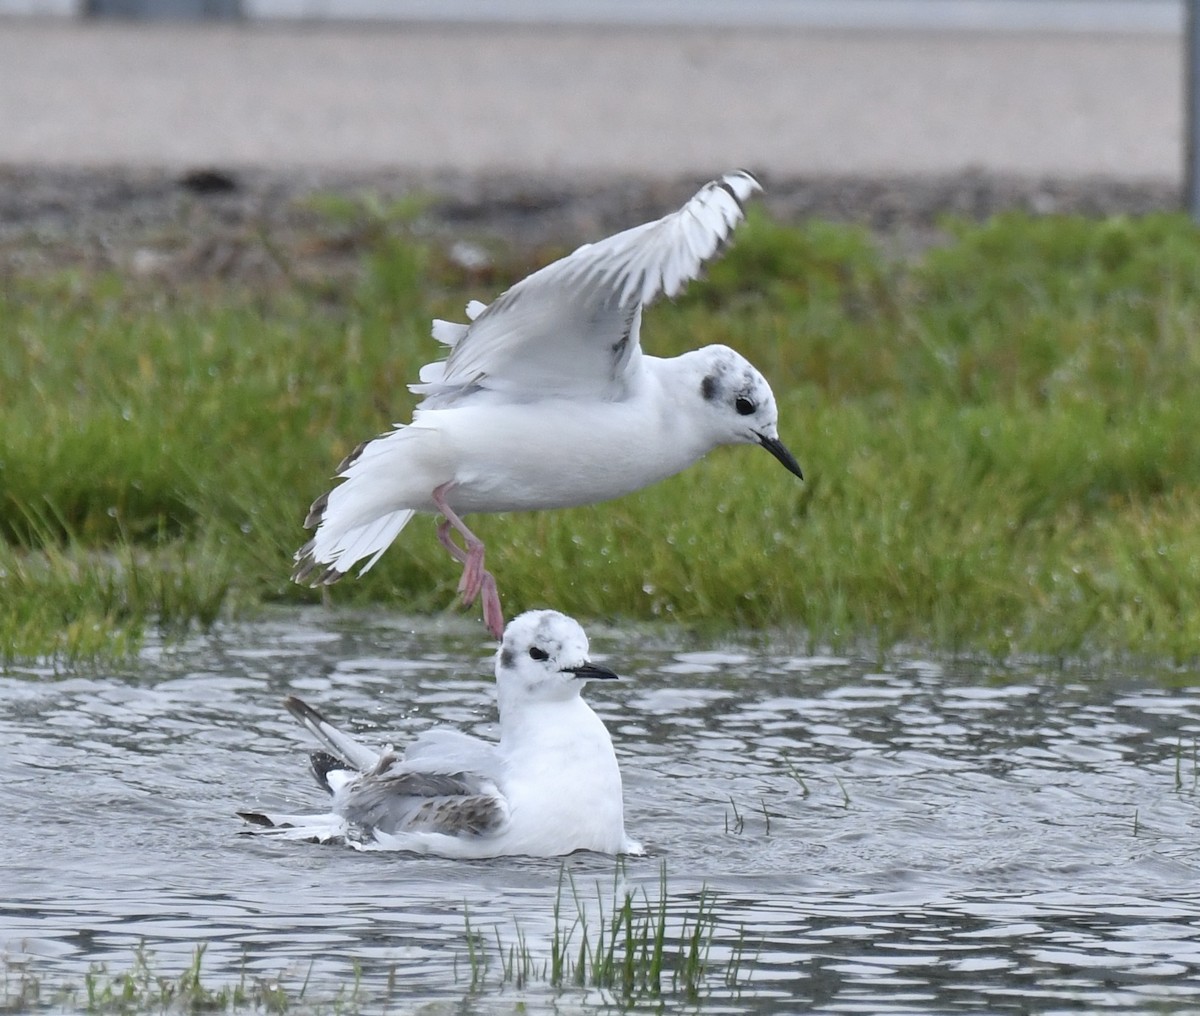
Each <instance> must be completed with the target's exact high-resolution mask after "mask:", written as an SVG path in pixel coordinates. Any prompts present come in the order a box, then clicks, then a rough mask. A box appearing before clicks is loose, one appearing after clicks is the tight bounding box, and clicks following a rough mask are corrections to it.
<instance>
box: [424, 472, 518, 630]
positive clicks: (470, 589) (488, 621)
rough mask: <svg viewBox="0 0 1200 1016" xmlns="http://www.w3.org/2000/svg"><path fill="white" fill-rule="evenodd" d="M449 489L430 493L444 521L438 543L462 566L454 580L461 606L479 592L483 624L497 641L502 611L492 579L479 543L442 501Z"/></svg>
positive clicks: (439, 488) (445, 485)
mask: <svg viewBox="0 0 1200 1016" xmlns="http://www.w3.org/2000/svg"><path fill="white" fill-rule="evenodd" d="M453 486H454V484H453V483H443V484H442V485H441V486H439V487H436V488H434V491H433V503H434V504H435V505H436V506H437V510H438V511H439V512H441V513H442V516H443V517H444V519H445V521H444V522H442V523H441V524H440V525H439V526H438V531H437V534H438V541H439V542H440V543H441V545H442V546H443V547H445V548H446V550H447V551H449V553H450V556H451V557H453V558H454V560H455V561H457V562H458V563H459V564H461V565H462V566H463V573H462V578H461V579H459V581H458V591H459V593H460V594H461V595H462V599H463V603H464V604H466V605H467V606H468V607H469V606H470V605H471V604H472V603H474V602H475V599H476V598H477V597H478V596H479V594H480V593H482V594H483V623H484V624H485V625H487V627H488V630H489V631H491V633H492V634H493V635H494V636H495V637H496V638H497V639H500V638H503V636H504V611H503V610H501V608H500V594H499V592H498V591H497V589H496V580H495V578H493V577H492V574H491V572H489V571H488V570H487V569H486V568H484V566H483V555H484V547H483V541H482V540H481V539H479V537H478V536H476V535H475V534H474V533H473V532H471V530H470V529H468V528H467V524H466V523H465V522H463V520H462V519H461V518H460V517H459V516H458V514H457V513H456V512H455V511H454V509H453V508H451V507H450V505H449V504H448V503H447V502H446V495H447V494H448V493H449V492H450V489H451V487H453ZM452 528H453V529H454V530H455V531H456V532H458V533H459V534H460V535H461V536H462V538H463V543H464V544H465V545H466V549H465V550H464V549H463V548H462V547H460V546H459V545H458V544H457V543H455V542H454V538H453V537H452V536H451V535H450V530H451V529H452Z"/></svg>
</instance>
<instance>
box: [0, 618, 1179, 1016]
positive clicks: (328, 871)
mask: <svg viewBox="0 0 1200 1016" xmlns="http://www.w3.org/2000/svg"><path fill="white" fill-rule="evenodd" d="M591 634H592V636H593V649H594V650H596V651H597V653H598V655H600V656H603V657H604V658H606V660H607V662H608V664H609V665H610V666H612V667H614V669H616V670H618V671H619V672H620V673H622V675H624V676H626V677H627V678H628V680H627V681H625V682H623V683H622V684H620V685H617V686H603V687H601V686H596V685H591V686H589V688H588V691H587V695H588V698H589V700H590V701H591V702H592V703H593V704H594V705H595V706H596V708H597V710H598V711H599V712H600V714H601V715H602V716H603V717H604V719H605V721H606V722H607V723H608V724H609V729H610V730H611V731H612V733H613V737H614V740H615V742H616V745H617V751H618V754H619V755H620V756H621V759H622V765H623V769H624V773H625V781H626V807H627V813H628V814H627V823H626V824H627V827H628V829H629V831H630V834H631V835H632V836H635V837H637V838H638V839H641V840H642V841H643V842H644V843H645V844H646V845H647V847H648V848H649V850H650V852H651V856H650V857H648V858H645V859H631V860H630V861H629V862H628V865H627V872H626V875H627V879H628V881H629V882H630V883H632V884H633V886H635V887H644V888H645V889H646V891H647V893H648V894H649V895H650V896H651V898H654V897H656V895H657V892H658V878H659V866H660V864H661V863H663V862H665V864H666V868H667V872H668V882H669V893H670V903H671V908H672V912H674V913H678V914H679V915H681V916H682V915H683V914H685V913H686V912H687V911H688V908H689V907H691V908H692V909H693V912H694V908H695V905H696V901H697V899H698V896H699V893H700V890H701V888H702V887H703V886H708V887H709V888H710V889H712V890H714V891H715V893H716V908H715V909H716V917H717V921H718V928H717V933H716V936H717V937H716V942H715V945H714V949H713V958H714V960H716V961H719V960H720V959H721V958H722V957H727V956H728V955H730V952H731V950H733V949H734V948H735V947H736V943H737V941H738V939H739V935H742V934H744V940H745V942H746V944H747V953H748V954H749V955H750V956H755V957H756V958H755V960H754V962H753V964H752V966H751V969H750V970H749V971H744V972H743V975H742V984H741V986H740V988H739V989H736V990H735V989H731V988H727V987H726V986H725V985H724V983H723V982H722V981H720V980H719V979H718V980H716V981H714V986H713V992H714V993H715V995H716V998H715V999H714V1000H713V1002H712V1003H710V1005H711V1006H712V1007H713V1008H717V1007H719V1008H729V1009H730V1010H731V1011H735V1010H740V1009H745V1008H752V1009H754V1010H755V1011H770V1010H777V1011H789V1010H791V1011H794V1009H795V1008H796V1005H797V1003H804V1004H806V1005H809V1006H811V1007H814V1008H819V1009H821V1010H825V1011H831V1012H833V1011H875V1012H881V1011H882V1012H929V1011H933V1010H957V1011H963V1012H965V1011H969V1010H975V1011H978V1010H980V1009H987V1010H991V1011H1003V1010H1010V1011H1025V1012H1027V1011H1035V1010H1049V1009H1055V1008H1062V1007H1063V1006H1064V1005H1066V1004H1073V1005H1078V1006H1081V1007H1083V1008H1087V1009H1101V1008H1104V1009H1114V1010H1119V1011H1126V1012H1158V1011H1160V1010H1161V1008H1162V1007H1163V1005H1164V1004H1165V1005H1166V1006H1167V1007H1168V1008H1171V1009H1172V1010H1178V1009H1181V1008H1191V1007H1195V1006H1200V882H1198V881H1197V875H1198V874H1200V837H1198V836H1197V830H1198V827H1200V821H1198V819H1200V812H1198V806H1200V794H1198V793H1197V775H1198V774H1197V765H1196V748H1195V744H1196V739H1197V737H1198V736H1200V693H1198V692H1197V690H1195V689H1193V688H1184V689H1176V688H1170V687H1166V686H1164V685H1161V684H1158V683H1156V682H1154V681H1152V680H1149V679H1146V678H1141V679H1139V678H1138V677H1136V676H1119V677H1112V676H1100V675H1096V674H1093V673H1089V672H1086V671H1083V670H1075V671H1067V672H1055V673H1047V672H1044V671H1039V670H1037V669H1030V670H1028V671H1026V672H1022V673H1007V674H1004V675H997V674H995V673H992V672H989V671H988V670H986V669H984V668H981V667H973V666H971V665H965V664H955V665H954V666H944V665H941V664H939V663H937V662H933V661H929V660H919V659H913V660H909V661H902V662H899V663H896V664H894V665H890V666H887V667H882V668H881V667H878V666H876V665H874V664H871V663H867V662H865V661H861V660H857V659H849V658H847V659H842V658H832V657H814V656H805V655H803V654H800V653H798V652H796V651H794V647H770V646H768V647H766V648H763V647H762V646H761V645H759V644H758V643H755V644H754V645H753V647H750V646H746V647H741V648H732V649H730V648H727V649H726V650H725V651H722V652H692V651H687V652H685V651H681V650H680V649H679V648H678V647H676V648H675V649H672V648H671V647H669V646H667V645H665V644H664V643H663V641H662V639H663V636H662V634H661V633H659V634H658V635H657V636H656V637H655V638H654V639H649V638H646V639H639V638H636V637H635V638H630V637H626V636H620V637H619V636H618V635H617V634H616V633H613V632H608V633H606V632H603V631H596V630H593V631H592V632H591ZM486 652H487V649H486V643H484V642H483V641H482V640H481V639H479V638H477V637H476V634H475V629H474V628H472V627H471V626H469V625H467V624H466V623H464V624H462V625H449V626H447V625H438V624H434V623H429V622H421V624H420V627H418V628H417V629H416V630H413V629H412V628H411V627H408V626H406V625H404V624H401V623H399V622H391V623H388V622H383V621H380V620H379V619H377V618H374V617H363V616H361V615H360V616H357V617H354V616H349V617H348V616H344V615H342V616H331V615H328V614H324V613H321V612H317V611H313V612H306V613H303V614H300V613H296V614H292V615H289V616H288V618H287V619H286V620H280V621H274V622H270V623H263V624H258V625H254V626H245V627H237V628H230V629H227V630H224V631H222V632H219V633H217V634H215V635H212V636H209V637H205V638H201V639H196V640H194V641H192V642H190V643H188V644H186V645H184V646H181V647H177V648H174V649H170V650H167V649H162V648H157V649H151V650H148V651H147V652H146V653H145V654H143V658H142V659H141V660H139V661H138V662H137V664H136V665H133V666H130V667H129V668H127V669H126V670H125V671H123V672H119V673H118V672H111V673H95V674H91V675H88V676H83V675H77V676H70V677H66V678H63V679H45V680H30V679H28V678H27V677H22V676H19V675H14V676H10V677H5V678H0V743H2V744H3V745H4V751H3V757H4V759H5V762H6V765H5V782H4V784H3V789H2V790H0V813H2V814H3V816H4V821H5V830H4V836H3V840H2V841H0V842H2V846H0V882H2V885H3V892H2V893H0V949H3V953H4V956H5V958H6V960H7V962H8V964H9V967H10V970H11V969H28V970H31V971H33V972H36V973H37V974H38V975H39V976H41V977H54V976H58V977H60V978H61V979H64V980H67V981H70V980H71V979H74V980H75V981H76V982H78V981H81V980H82V977H83V974H84V973H86V972H87V970H88V969H89V965H90V964H93V963H97V962H104V963H107V964H108V965H109V968H110V970H114V971H119V970H123V969H127V968H128V967H129V965H130V962H131V956H132V953H133V950H134V948H135V947H136V946H137V945H138V944H139V943H142V942H144V943H146V945H147V946H148V948H149V950H150V951H151V953H152V954H153V955H154V957H155V958H156V961H157V963H158V965H159V966H161V967H162V968H163V969H164V970H166V971H179V970H182V969H183V967H185V966H186V965H187V963H188V961H189V960H190V957H191V955H192V951H193V949H194V948H195V946H196V945H197V944H198V943H201V942H205V943H208V951H207V954H206V956H205V970H206V971H207V975H208V977H209V978H210V979H213V980H215V981H217V982H220V981H221V980H222V979H223V978H224V979H226V980H229V981H234V980H236V979H237V978H238V977H239V976H240V974H241V972H242V970H243V968H244V969H245V970H246V971H248V972H249V973H250V974H251V975H252V976H263V977H271V978H274V977H278V976H282V977H283V978H285V980H286V979H288V978H295V979H297V980H301V981H302V980H303V979H304V978H305V977H308V978H310V981H311V983H312V984H313V985H320V984H323V983H327V984H329V985H332V986H333V988H334V989H336V987H337V986H339V985H344V984H345V983H346V982H347V981H348V980H349V979H350V978H351V977H352V973H351V971H352V969H353V966H354V964H358V965H359V966H360V967H361V971H362V977H363V983H364V991H365V992H366V995H367V997H370V996H371V992H372V991H373V990H374V991H376V992H377V993H378V994H380V995H381V994H382V993H383V991H384V985H385V983H386V981H387V978H388V977H389V976H392V977H393V978H394V981H393V983H394V984H400V985H402V991H403V998H404V1000H405V1002H406V1004H407V1003H410V1002H414V1001H415V1002H421V1001H428V1002H439V1001H441V1002H444V1003H446V1004H449V1003H451V1002H455V1001H457V1000H460V999H462V998H463V997H464V995H465V994H466V991H467V988H466V985H465V984H464V966H465V960H466V941H465V935H464V927H465V925H464V907H466V908H469V912H470V920H471V924H472V926H473V927H475V928H479V929H482V930H483V931H484V932H485V933H486V934H487V935H488V936H491V937H494V935H495V934H496V932H495V931H493V930H492V929H493V928H495V929H496V930H498V932H499V934H500V936H501V938H502V940H504V941H510V940H511V939H512V936H513V935H514V929H515V928H518V927H519V928H520V930H521V934H522V935H523V936H524V939H525V940H526V942H527V943H528V945H529V947H530V949H531V951H532V952H533V953H534V954H535V955H548V953H549V944H548V943H549V939H550V935H551V932H552V928H553V916H552V913H553V906H554V899H555V895H556V890H557V888H558V880H559V871H560V862H558V861H554V860H549V861H547V860H533V859H522V858H509V859H499V860H491V861H485V862H453V861H445V860H440V859H437V858H426V857H412V856H408V855H402V854H390V855H389V854H374V853H373V854H359V853H356V852H354V851H352V850H349V849H345V848H339V847H319V846H316V845H313V844H307V843H296V842H288V841H276V840H270V839H262V838H255V837H252V836H246V835H242V825H241V823H240V822H239V820H238V819H237V818H236V817H235V816H234V812H235V811H236V810H237V809H239V808H243V807H246V806H254V807H263V808H275V809H286V810H290V811H299V810H305V809H308V808H311V807H313V806H315V805H318V804H319V803H321V800H322V795H321V793H320V791H319V790H317V788H316V787H315V785H313V784H312V783H311V781H310V780H309V778H308V775H307V771H306V765H305V758H304V752H305V750H306V749H307V748H308V747H309V744H308V742H307V740H306V735H305V733H304V731H303V730H301V729H300V728H299V727H298V726H297V725H296V724H295V723H294V721H292V720H291V718H290V717H289V716H288V715H287V714H286V713H284V711H283V709H282V708H281V706H280V699H281V697H282V696H283V695H284V694H286V693H288V692H295V693H298V694H300V695H302V696H304V697H305V698H307V699H308V700H309V701H311V702H312V703H313V704H314V705H316V706H317V707H318V708H320V709H322V710H323V711H326V712H328V713H329V714H330V715H331V717H332V718H337V719H346V720H353V721H355V722H352V723H350V724H349V725H350V726H351V727H352V728H353V729H356V730H358V731H360V732H364V733H365V734H366V736H368V737H370V738H372V739H376V740H378V741H380V742H382V741H391V740H394V741H396V742H397V743H403V742H404V741H405V739H406V738H408V737H409V736H411V735H412V734H413V733H414V732H416V731H418V730H421V729H424V728H425V727H427V726H428V725H430V724H432V723H435V722H447V723H452V724H454V725H456V726H460V727H463V728H466V729H469V730H471V731H473V732H475V733H477V734H480V735H482V736H494V726H493V719H494V712H493V705H492V697H491V679H490V669H491V665H490V661H489V660H487V659H486V658H485V654H486ZM568 865H569V868H570V870H571V872H572V874H573V877H574V879H575V882H576V884H577V885H578V886H580V887H582V889H584V890H586V894H587V895H588V898H589V899H591V898H593V897H595V896H596V895H597V890H596V888H595V887H596V885H597V884H599V885H600V886H601V887H603V888H602V890H601V893H602V894H611V886H612V880H613V876H614V865H613V862H612V861H611V860H610V859H608V858H604V857H598V856H592V855H578V856H575V857H573V858H571V859H570V860H569V862H568ZM498 997H499V998H500V999H501V1000H502V1001H503V1002H504V1003H505V1005H507V1010H506V1011H511V1008H512V1005H514V1004H515V1003H516V1002H517V1001H519V1000H521V999H524V1000H525V1001H526V1003H528V1004H530V1005H532V1006H534V1007H535V1008H537V1007H538V1006H541V1005H543V1004H544V1005H545V1006H546V1007H549V1006H550V1005H551V1004H555V1005H560V1006H561V1004H562V999H561V998H559V999H557V1000H556V998H555V996H554V994H553V993H552V992H551V991H550V989H548V988H546V987H545V986H544V985H543V986H541V987H537V986H534V987H531V988H526V989H524V990H522V991H518V990H517V989H515V988H512V987H511V986H510V987H508V988H506V989H504V993H503V994H501V995H500V996H498ZM572 997H573V998H575V999H576V1000H577V999H578V998H579V995H578V994H576V995H575V996H572ZM585 1004H586V1000H585ZM505 1005H501V1006H500V1008H501V1009H505ZM391 1008H392V1009H393V1010H394V1009H395V1008H396V1005H395V1002H394V999H393V1003H392V1005H391Z"/></svg>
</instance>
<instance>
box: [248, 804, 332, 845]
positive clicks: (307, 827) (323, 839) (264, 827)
mask: <svg viewBox="0 0 1200 1016" xmlns="http://www.w3.org/2000/svg"><path fill="white" fill-rule="evenodd" d="M237 814H238V818H240V819H243V820H244V821H246V822H249V823H250V825H252V826H254V827H255V829H254V832H256V833H258V834H260V835H263V834H265V835H267V836H275V837H278V838H279V839H284V840H311V841H312V842H314V843H328V842H329V841H330V840H341V839H344V838H345V836H346V832H347V824H346V820H345V819H344V818H341V817H340V816H338V815H334V814H332V813H329V814H326V815H280V814H276V813H274V812H267V811H239V812H238V813H237Z"/></svg>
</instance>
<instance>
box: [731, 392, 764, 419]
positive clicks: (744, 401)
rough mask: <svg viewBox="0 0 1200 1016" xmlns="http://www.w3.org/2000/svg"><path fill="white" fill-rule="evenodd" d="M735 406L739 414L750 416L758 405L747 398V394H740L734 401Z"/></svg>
mask: <svg viewBox="0 0 1200 1016" xmlns="http://www.w3.org/2000/svg"><path fill="white" fill-rule="evenodd" d="M733 408H734V409H736V410H737V411H738V416H749V415H750V414H751V413H753V412H754V410H755V409H757V408H758V407H757V406H756V405H755V404H754V403H753V402H751V401H750V400H749V399H748V398H746V396H744V395H739V396H738V397H737V399H736V401H735V402H734V403H733Z"/></svg>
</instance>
